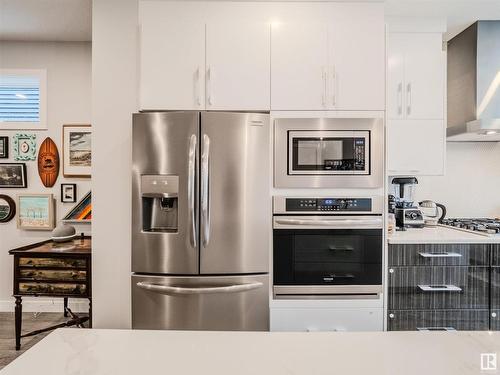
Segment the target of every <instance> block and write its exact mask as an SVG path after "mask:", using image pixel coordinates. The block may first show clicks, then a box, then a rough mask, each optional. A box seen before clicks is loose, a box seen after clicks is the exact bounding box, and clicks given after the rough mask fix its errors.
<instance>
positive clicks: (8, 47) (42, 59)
mask: <svg viewBox="0 0 500 375" xmlns="http://www.w3.org/2000/svg"><path fill="white" fill-rule="evenodd" d="M0 68H13V69H14V68H20V69H35V68H44V69H47V99H48V100H47V105H48V108H47V130H42V131H25V130H20V131H16V130H3V131H2V129H1V126H0V135H8V136H9V137H10V150H9V157H10V159H0V162H7V161H9V162H11V161H13V158H12V157H13V152H12V146H13V140H12V137H13V136H14V134H16V133H20V132H28V133H34V134H36V136H37V145H38V146H39V145H40V144H41V143H42V142H43V140H44V139H45V138H46V137H51V138H52V139H53V140H54V142H55V143H56V144H57V147H58V149H59V156H60V157H61V158H62V125H63V124H71V123H82V124H90V121H91V111H90V105H91V98H90V95H91V44H90V43H89V42H71V43H48V42H7V41H1V42H0ZM61 161H62V160H61ZM26 166H27V177H28V178H27V180H28V188H27V189H0V194H7V195H9V196H11V197H12V198H13V199H15V197H16V194H18V193H52V194H54V198H55V200H56V220H57V222H58V221H59V220H60V219H61V218H62V217H63V216H64V215H65V214H66V213H67V212H68V211H69V210H70V209H71V208H72V207H73V203H61V202H60V188H61V185H60V184H61V183H63V182H68V183H76V184H77V192H78V198H77V199H80V198H81V197H82V196H83V195H84V194H86V193H87V192H88V191H89V190H90V180H89V179H65V178H64V177H63V176H62V170H61V171H60V175H59V178H58V179H57V182H56V184H55V185H54V187H52V188H45V187H44V186H43V184H42V182H41V180H40V178H39V176H38V167H37V161H36V160H34V161H27V162H26ZM77 231H78V233H81V232H85V233H89V232H90V225H88V224H82V225H79V226H77ZM49 237H50V232H48V231H24V230H18V229H17V227H16V218H14V219H13V220H12V221H10V222H9V223H5V224H0V311H7V310H12V311H13V309H14V302H13V299H12V297H11V295H12V256H10V255H8V253H7V251H8V250H10V249H12V248H15V247H18V246H22V245H27V244H30V243H33V242H37V241H42V240H46V239H47V238H49ZM31 301H32V302H33V303H31V302H30V299H26V303H23V308H24V311H47V310H53V309H55V308H57V309H60V307H59V306H58V305H57V306H54V305H53V304H52V301H50V300H47V299H40V298H36V299H31ZM58 302H59V303H60V302H61V301H58Z"/></svg>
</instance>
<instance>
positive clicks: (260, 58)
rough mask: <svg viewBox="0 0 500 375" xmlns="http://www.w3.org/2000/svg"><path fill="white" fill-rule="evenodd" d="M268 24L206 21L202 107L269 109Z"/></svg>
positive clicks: (215, 108) (213, 108)
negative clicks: (204, 102)
mask: <svg viewBox="0 0 500 375" xmlns="http://www.w3.org/2000/svg"><path fill="white" fill-rule="evenodd" d="M270 38H271V36H270V24H269V23H264V22H261V23H248V24H245V23H239V24H236V23H234V24H231V23H225V22H218V23H209V24H207V34H206V46H207V47H206V48H207V49H206V51H207V55H206V56H207V61H206V108H207V109H212V110H269V108H270V103H269V102H270V68H269V65H270V53H271V51H270Z"/></svg>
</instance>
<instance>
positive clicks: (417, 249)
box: [389, 244, 491, 266]
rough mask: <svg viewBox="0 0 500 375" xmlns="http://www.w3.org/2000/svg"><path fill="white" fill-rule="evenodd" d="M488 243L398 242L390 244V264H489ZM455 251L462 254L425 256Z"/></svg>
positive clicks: (454, 252)
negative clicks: (426, 255)
mask: <svg viewBox="0 0 500 375" xmlns="http://www.w3.org/2000/svg"><path fill="white" fill-rule="evenodd" d="M490 247H491V245H488V244H397V245H389V266H487V265H489V264H490V260H489V254H490ZM444 253H453V255H455V254H457V255H460V256H452V257H439V256H438V257H425V256H423V255H425V254H436V255H439V254H444Z"/></svg>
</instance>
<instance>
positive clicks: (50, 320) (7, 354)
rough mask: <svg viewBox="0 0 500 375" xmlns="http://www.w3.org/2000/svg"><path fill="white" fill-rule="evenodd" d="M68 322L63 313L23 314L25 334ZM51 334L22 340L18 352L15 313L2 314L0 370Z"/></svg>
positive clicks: (0, 316)
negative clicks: (15, 338) (16, 347)
mask: <svg viewBox="0 0 500 375" xmlns="http://www.w3.org/2000/svg"><path fill="white" fill-rule="evenodd" d="M79 315H80V314H79ZM82 315H84V314H82ZM66 320H68V318H64V316H63V314H62V313H37V314H35V313H23V327H22V328H23V332H31V331H34V330H37V329H41V328H45V327H48V326H51V325H54V324H58V323H62V322H65V321H66ZM49 333H50V332H46V333H42V334H40V335H36V336H31V337H26V338H23V339H21V350H19V351H16V349H15V340H14V337H15V336H14V313H0V370H1V369H2V368H3V367H5V366H7V365H8V364H9V363H10V362H12V361H13V360H14V359H16V357H18V356H19V355H21V354H22V353H24V352H25V351H26V350H28V349H29V348H31V347H32V346H33V345H35V344H36V343H37V342H38V341H40V340H41V339H43V338H44V337H45V336H47V335H48V334H49Z"/></svg>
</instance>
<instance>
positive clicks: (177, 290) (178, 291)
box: [136, 281, 263, 295]
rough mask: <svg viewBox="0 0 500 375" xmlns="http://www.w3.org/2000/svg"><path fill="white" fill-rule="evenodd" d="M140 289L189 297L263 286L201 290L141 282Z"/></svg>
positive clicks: (235, 291) (251, 285)
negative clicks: (190, 295)
mask: <svg viewBox="0 0 500 375" xmlns="http://www.w3.org/2000/svg"><path fill="white" fill-rule="evenodd" d="M136 285H137V286H138V287H139V288H141V289H145V290H149V291H151V292H155V293H160V294H167V295H189V294H215V293H239V292H247V291H249V290H253V289H258V288H260V287H261V286H262V285H263V284H262V283H260V282H255V283H248V284H237V285H227V286H214V287H208V288H207V287H200V288H185V287H180V286H171V285H161V284H151V283H146V282H143V281H140V282H138V283H137V284H136Z"/></svg>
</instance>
